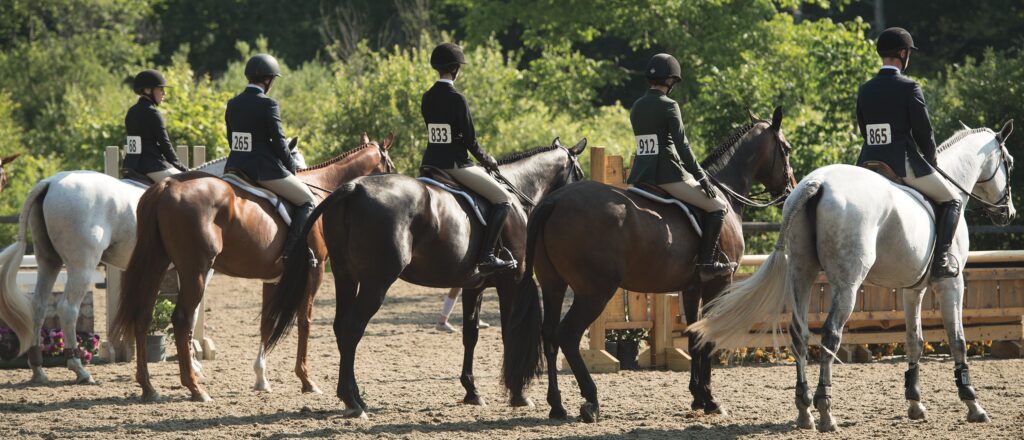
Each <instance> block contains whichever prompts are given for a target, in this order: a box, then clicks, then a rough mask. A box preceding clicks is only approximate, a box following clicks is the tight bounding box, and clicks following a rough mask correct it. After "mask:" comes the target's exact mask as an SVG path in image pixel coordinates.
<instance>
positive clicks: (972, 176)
mask: <svg viewBox="0 0 1024 440" xmlns="http://www.w3.org/2000/svg"><path fill="white" fill-rule="evenodd" d="M981 135H987V136H986V137H982V136H981ZM998 148H1001V147H1000V145H999V142H996V139H995V136H994V135H992V134H989V133H978V134H973V135H970V136H967V137H966V138H964V139H962V140H961V141H960V142H957V143H956V144H954V145H952V146H950V147H949V148H948V149H947V150H945V151H943V152H942V154H939V155H938V158H937V160H938V162H939V168H940V169H941V170H942V171H943V172H945V173H946V174H948V175H949V177H950V178H952V179H953V181H954V182H956V183H957V184H958V185H960V186H961V187H962V188H965V189H971V188H973V187H974V184H975V183H977V182H978V180H981V173H982V171H983V170H982V169H983V168H984V166H985V162H986V161H987V160H988V158H989V157H990V156H991V155H992V154H993V153H994V152H995V151H996V149H998ZM962 196H963V197H967V195H966V194H962Z"/></svg>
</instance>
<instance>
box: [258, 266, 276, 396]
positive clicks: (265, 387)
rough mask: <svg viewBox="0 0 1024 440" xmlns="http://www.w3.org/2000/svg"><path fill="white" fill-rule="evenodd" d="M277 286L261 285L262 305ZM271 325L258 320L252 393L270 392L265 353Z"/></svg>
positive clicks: (263, 320)
mask: <svg viewBox="0 0 1024 440" xmlns="http://www.w3.org/2000/svg"><path fill="white" fill-rule="evenodd" d="M276 286H277V284H271V283H263V304H266V303H267V301H269V300H270V298H271V297H272V296H273V295H274V289H275V288H276ZM271 325H272V323H271V322H270V321H269V320H267V319H266V317H264V316H261V319H260V346H259V349H258V350H257V352H256V360H255V361H253V363H252V370H253V372H254V373H256V384H254V385H253V386H252V389H253V391H264V392H268V393H269V392H271V391H272V389H271V386H270V381H269V380H268V379H267V352H266V348H265V347H266V340H267V339H268V338H270V333H271V332H272V331H273V328H272V327H271Z"/></svg>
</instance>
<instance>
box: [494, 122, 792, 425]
mask: <svg viewBox="0 0 1024 440" xmlns="http://www.w3.org/2000/svg"><path fill="white" fill-rule="evenodd" d="M751 120H752V122H751V123H750V124H748V125H746V126H745V127H742V128H740V129H739V131H737V132H736V134H735V135H733V136H732V138H731V139H729V140H727V141H725V142H724V143H723V144H722V145H721V146H720V147H718V148H717V149H716V150H715V151H713V152H712V153H711V154H710V155H709V156H708V158H707V159H706V160H705V161H704V162H703V164H702V165H703V167H704V168H705V169H706V170H707V172H708V173H709V174H710V175H711V176H713V178H714V179H713V180H714V181H717V182H716V183H718V186H719V188H720V190H724V191H725V193H726V194H727V195H729V196H730V199H731V202H732V204H733V205H734V206H732V207H731V209H730V211H729V213H728V215H727V216H726V222H725V224H724V227H723V229H722V238H721V240H722V242H721V249H722V251H723V252H724V253H725V254H726V255H727V256H728V258H729V260H730V261H734V262H739V260H740V258H741V257H742V256H743V246H744V244H743V233H742V230H741V223H740V222H741V219H740V215H739V213H738V210H739V209H740V207H739V206H738V203H737V200H738V199H740V198H743V199H746V196H747V194H748V193H749V191H750V188H751V185H752V184H753V183H754V182H755V181H756V182H760V183H761V184H763V185H764V186H765V188H767V189H768V190H769V192H771V193H772V194H773V195H780V194H785V192H786V191H787V190H788V189H789V188H790V187H791V185H795V184H796V180H795V179H794V177H793V172H792V169H791V168H790V165H789V152H790V148H791V147H790V145H789V143H788V142H787V141H786V139H785V137H784V136H783V134H782V130H781V126H782V111H781V108H776V109H775V114H774V116H773V118H772V121H771V122H768V121H762V120H757V119H756V117H754V116H753V115H752V114H751ZM527 234H528V238H527V254H526V255H527V258H526V276H525V277H523V279H522V281H521V283H520V286H519V289H520V291H519V294H518V295H519V296H530V295H536V289H537V286H536V284H535V283H534V282H533V280H532V278H531V275H532V274H533V272H534V271H536V275H537V281H538V282H539V283H540V286H541V290H542V292H543V297H544V322H543V331H542V333H543V346H544V348H543V349H544V354H545V356H546V358H547V367H548V395H547V400H548V403H549V404H550V405H551V412H550V417H551V418H565V417H566V411H565V408H564V407H563V406H562V398H561V392H560V391H559V389H558V372H557V365H556V358H557V355H558V349H559V348H561V349H562V351H563V352H564V353H565V357H566V360H568V362H569V365H570V366H571V367H572V371H573V373H574V374H575V375H576V380H577V382H578V383H579V384H580V391H581V393H582V395H583V398H584V399H585V400H586V402H585V403H584V404H583V406H582V407H581V408H580V416H581V418H582V419H583V421H585V422H593V421H596V420H597V419H598V418H599V415H600V410H599V406H598V401H597V387H596V385H595V384H594V381H593V380H592V379H591V377H590V373H589V372H588V371H587V367H586V365H585V364H584V363H583V358H582V357H581V356H580V348H579V347H580V338H581V337H582V336H583V331H584V330H586V329H587V326H589V325H590V324H591V323H592V322H593V321H594V319H596V318H597V317H598V315H600V314H601V312H602V311H603V310H604V308H605V305H606V304H607V303H608V300H609V299H611V297H612V295H613V294H614V293H615V291H616V289H617V288H619V287H620V286H621V287H622V288H624V289H628V290H631V291H635V292H649V293H670V292H677V291H682V292H683V295H682V296H683V306H684V307H683V308H684V310H685V313H686V321H687V322H689V323H693V322H696V321H697V317H698V316H699V313H700V303H701V301H704V303H705V304H706V303H707V302H708V301H709V300H710V299H711V298H714V297H715V296H716V295H718V294H719V293H720V292H721V291H722V290H723V288H724V287H725V286H727V285H728V284H729V283H730V282H731V275H729V276H725V277H720V278H717V279H711V280H707V281H701V280H700V277H699V276H698V274H697V272H696V271H695V269H694V267H695V265H694V260H695V256H696V254H697V248H698V243H699V237H698V235H697V233H696V231H694V229H693V227H692V226H691V224H690V222H689V221H687V220H686V218H685V217H684V215H683V214H682V212H681V210H680V209H679V208H678V207H676V206H673V205H665V204H661V203H656V202H652V201H650V200H648V199H646V198H644V197H642V196H638V195H636V194H634V193H631V192H628V191H625V190H622V189H619V188H616V187H613V186H609V185H605V184H603V183H598V182H583V183H580V184H577V185H572V186H570V187H567V188H564V189H562V190H559V191H557V192H555V193H553V194H551V195H550V196H548V197H547V198H545V199H544V200H543V201H541V202H540V203H539V204H538V205H537V208H535V209H534V211H533V213H532V214H531V216H530V222H529V229H528V233H527ZM567 286H571V287H572V289H573V292H574V294H575V299H574V300H573V302H572V305H571V306H570V307H569V310H568V312H566V314H565V317H564V318H563V319H562V321H561V324H559V316H560V315H561V311H562V301H563V299H564V297H565V292H566V287H567ZM522 337H523V336H519V335H516V334H514V333H510V334H509V335H507V338H510V339H519V338H522ZM591 337H592V338H593V337H602V336H601V335H591ZM691 339H692V338H691ZM692 346H695V344H694V345H691V347H692ZM516 347H517V348H522V346H516ZM527 349H528V350H532V348H531V347H527ZM691 350H692V349H691ZM712 352H713V349H712V348H711V347H707V348H705V349H702V350H697V351H696V352H695V351H691V353H690V354H691V355H692V356H693V361H692V363H691V367H690V392H691V393H692V394H693V396H694V401H693V405H692V408H693V409H703V410H704V411H705V412H707V413H719V412H721V408H720V406H719V405H718V404H717V403H716V402H715V401H714V399H713V398H712V396H711V386H710V381H711V363H710V357H711V353H712ZM526 355H527V354H526V353H522V352H512V353H508V354H507V356H512V357H515V356H526Z"/></svg>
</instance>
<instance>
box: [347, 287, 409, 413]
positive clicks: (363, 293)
mask: <svg viewBox="0 0 1024 440" xmlns="http://www.w3.org/2000/svg"><path fill="white" fill-rule="evenodd" d="M395 279H397V278H395ZM395 279H391V280H390V281H363V282H361V283H360V284H359V294H358V295H356V297H355V301H353V302H352V303H351V307H350V308H349V309H348V310H347V311H346V312H345V314H344V315H342V316H340V317H339V316H337V315H336V316H335V319H334V334H335V335H336V336H337V338H338V351H339V352H341V373H340V374H339V376H338V397H339V398H341V400H342V402H344V403H345V406H346V410H345V412H344V415H345V417H350V418H355V417H358V418H366V403H365V402H363V400H362V398H361V397H360V396H359V385H358V384H357V383H356V378H355V358H356V347H358V346H359V341H360V340H361V339H362V338H363V333H364V332H365V331H366V325H367V324H368V323H369V322H370V318H371V317H373V315H374V314H376V313H377V310H380V306H381V304H383V302H384V295H385V294H387V292H388V288H390V287H391V284H392V283H394V282H395ZM338 288H339V289H340V288H341V286H340V283H339V286H338ZM339 296H340V292H339ZM339 311H340V309H339ZM339 318H340V319H339Z"/></svg>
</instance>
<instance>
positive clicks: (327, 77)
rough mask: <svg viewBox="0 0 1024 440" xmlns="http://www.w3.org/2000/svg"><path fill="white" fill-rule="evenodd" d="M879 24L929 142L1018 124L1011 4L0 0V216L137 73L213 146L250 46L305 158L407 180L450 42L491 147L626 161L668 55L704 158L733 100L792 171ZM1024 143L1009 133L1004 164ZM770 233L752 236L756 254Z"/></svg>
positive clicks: (1021, 5)
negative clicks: (148, 72) (772, 117)
mask: <svg viewBox="0 0 1024 440" xmlns="http://www.w3.org/2000/svg"><path fill="white" fill-rule="evenodd" d="M892 25H900V26H903V27H906V28H908V29H909V30H910V31H911V32H912V33H914V35H915V40H916V41H917V45H918V46H919V47H921V49H922V50H921V51H920V52H919V53H916V54H915V55H914V58H913V60H912V62H911V68H910V69H909V71H908V74H910V75H911V76H914V77H915V78H917V79H919V80H921V81H922V82H923V83H924V85H925V91H926V94H927V97H928V99H929V104H930V107H931V110H932V115H933V120H934V123H935V125H936V129H937V133H936V134H937V137H938V138H940V139H941V138H945V137H948V136H949V135H951V134H952V133H953V131H954V130H955V129H956V128H958V127H959V123H958V122H957V121H958V120H962V121H964V122H966V123H967V124H969V125H972V126H980V125H985V126H990V127H993V126H996V125H997V124H999V123H1001V122H1002V121H1004V120H1006V119H1009V118H1016V119H1017V121H1018V122H1019V123H1021V122H1024V118H1022V116H1024V87H1022V86H1021V84H1024V81H1022V80H1024V58H1022V55H1021V53H1020V48H1021V47H1022V43H1024V37H1022V35H1024V2H1022V1H1020V0H1017V1H1013V0H993V1H989V2H982V3H973V4H968V3H964V2H958V1H953V0H937V1H928V2H925V1H900V2H896V1H883V0H862V1H854V0H832V1H829V0H815V1H798V0H693V1H685V2H655V1H652V0H609V1H602V2H593V1H583V0H560V1H556V0H520V1H512V0H376V1H370V0H344V1H341V2H337V1H334V2H331V1H325V0H295V1H291V2H272V1H268V0H236V1H232V2H222V1H214V0H0V78H3V80H2V81H0V135H2V136H3V139H4V141H5V142H4V143H3V144H2V146H0V152H2V153H6V152H12V151H28V152H30V153H31V154H30V157H28V158H27V159H28V160H25V162H21V160H19V162H18V164H17V165H16V166H15V167H13V168H14V170H13V173H14V176H13V182H12V187H11V189H9V190H8V191H7V192H5V193H4V195H3V198H2V199H0V213H2V214H11V213H14V212H16V211H17V210H18V209H19V208H20V206H21V202H22V200H23V197H24V194H25V192H26V190H27V188H28V187H30V186H31V184H33V183H34V182H35V181H36V180H38V179H39V178H40V177H42V176H45V175H48V174H49V173H52V172H53V171H55V170H60V169H79V168H86V169H99V168H100V166H101V164H102V161H101V154H100V152H101V151H102V149H103V147H104V146H105V145H116V144H120V143H122V141H123V138H124V134H123V118H124V112H125V110H126V109H127V108H128V106H130V105H131V103H132V102H133V101H134V100H135V97H134V96H133V94H132V93H131V91H130V90H129V88H128V86H127V83H126V79H127V78H129V77H130V76H131V75H132V74H133V73H135V72H136V71H138V70H140V69H142V68H149V67H157V68H161V69H163V70H164V71H166V73H167V75H168V77H169V79H170V81H171V82H172V83H173V84H174V85H175V88H173V89H172V90H171V92H170V93H169V95H168V98H167V101H166V103H165V105H163V106H161V109H162V111H163V112H164V113H165V116H166V119H167V121H168V126H169V131H170V135H171V137H172V140H173V141H174V142H175V143H180V144H190V145H196V144H205V145H207V146H208V147H210V148H212V149H213V155H214V156H219V155H222V154H225V153H226V142H225V140H224V139H222V138H223V133H224V127H223V108H224V104H225V102H226V101H227V99H228V98H230V96H232V95H233V94H235V93H237V92H238V91H239V90H240V89H241V88H242V87H243V86H244V82H245V81H244V78H243V77H242V74H241V72H242V63H244V60H245V58H246V57H247V56H248V55H250V54H251V53H254V52H256V51H269V52H271V53H273V54H275V55H277V56H278V57H279V58H280V59H281V60H282V61H283V64H284V65H285V69H286V76H285V77H284V78H282V80H281V81H279V83H278V84H277V86H276V87H275V90H274V92H273V94H274V96H275V97H276V98H277V99H278V100H279V101H280V102H281V105H282V112H283V116H284V119H285V123H286V130H287V132H288V133H289V134H290V135H292V134H294V135H299V136H301V137H302V139H303V142H302V148H303V149H304V151H305V153H306V155H307V157H309V158H310V159H311V160H313V161H316V160H321V159H325V158H327V157H329V156H331V155H334V154H337V153H339V152H341V151H343V150H346V149H349V148H352V147H353V146H354V145H355V140H356V139H357V136H358V134H359V133H361V132H363V131H368V132H369V133H370V134H371V135H372V136H373V137H376V138H382V137H383V136H385V135H386V134H387V132H389V131H394V132H396V134H397V136H398V137H397V139H398V143H397V145H396V146H395V152H394V156H395V158H396V162H397V163H398V165H399V168H400V169H401V171H403V172H412V171H413V170H414V167H415V165H416V163H417V161H418V158H419V152H420V151H421V150H422V148H424V141H423V139H422V138H423V137H422V133H421V127H420V125H421V121H420V116H419V110H418V109H419V98H420V96H421V95H422V93H423V91H424V90H426V89H427V88H428V87H429V85H430V83H431V81H432V80H433V77H432V74H431V71H430V69H429V68H428V67H427V64H428V63H427V56H428V55H429V50H430V48H432V47H433V45H434V44H436V43H437V42H438V41H441V40H448V39H454V40H457V41H459V42H461V43H462V44H463V46H464V47H465V48H466V50H467V55H468V56H469V58H470V62H471V65H470V66H468V67H467V69H466V70H465V76H464V80H463V81H460V88H462V89H463V90H464V91H465V92H466V94H467V95H468V96H469V98H470V100H471V105H472V106H473V110H474V116H475V120H476V121H477V123H478V124H479V126H478V132H479V134H480V137H481V142H482V143H483V144H484V145H485V146H486V147H487V148H489V149H491V150H493V151H494V152H495V153H498V154H501V153H508V152H511V151H516V150H521V149H525V148H529V147H534V146H539V145H543V144H547V143H549V142H550V141H551V139H552V138H554V137H555V136H561V137H563V138H565V139H566V140H567V141H568V140H572V141H575V140H576V139H577V138H579V137H583V136H585V137H588V138H589V139H590V140H591V144H592V145H602V146H607V147H609V148H610V149H611V150H612V152H613V153H617V154H623V155H626V156H627V157H628V156H629V155H630V154H631V145H632V132H631V130H630V128H629V122H628V117H627V115H628V107H629V105H630V104H631V103H632V102H633V101H634V100H635V99H636V98H637V97H639V96H640V95H641V94H642V93H643V91H644V89H645V88H646V87H645V82H644V80H643V75H642V70H643V67H644V65H645V64H646V61H647V59H648V58H649V57H650V56H651V55H652V54H654V53H657V52H661V51H667V52H670V53H673V54H675V55H676V56H677V57H678V58H679V59H680V61H681V62H682V64H683V68H684V77H685V81H684V83H682V84H681V85H680V86H678V87H676V90H675V91H674V92H673V98H675V99H677V100H678V101H680V103H681V106H682V108H683V112H684V122H686V124H687V130H688V135H689V136H690V139H691V141H692V142H693V144H694V146H695V149H696V151H697V152H698V154H700V155H702V154H703V153H704V152H705V151H706V150H707V149H709V148H713V147H714V146H715V145H716V144H717V142H718V141H719V140H720V139H722V138H723V137H725V136H727V135H728V134H730V133H731V132H732V130H733V129H734V128H735V127H736V126H738V125H740V124H742V123H743V122H744V121H745V120H746V109H747V108H750V109H752V110H753V111H754V112H755V113H758V114H761V115H766V114H770V112H771V110H772V108H774V106H775V105H783V106H784V107H785V109H786V120H785V123H784V129H785V131H786V133H787V136H788V138H789V140H790V142H791V143H792V144H793V145H794V146H795V147H796V154H795V155H794V161H795V163H794V165H795V167H796V171H797V173H798V176H801V175H803V174H806V173H807V172H809V171H810V170H812V169H814V168H816V167H818V166H821V165H824V164H829V163H837V162H852V161H853V159H854V158H855V154H856V151H857V150H858V148H859V137H858V135H857V133H856V130H855V126H854V125H855V124H854V121H855V118H854V115H853V107H854V100H855V93H856V88H857V85H858V84H859V83H860V82H862V81H864V80H866V79H867V78H870V76H871V75H873V74H874V71H875V70H876V69H877V67H878V61H877V58H876V57H875V55H874V50H873V37H874V35H876V34H877V33H878V32H879V31H880V29H881V27H882V26H892ZM1022 140H1024V136H1021V135H1020V134H1018V135H1016V136H1012V137H1011V138H1010V141H1009V143H1008V145H1009V147H1010V149H1011V151H1012V152H1013V153H1014V154H1016V155H1018V156H1024V152H1022V151H1021V150H1022V149H1021V145H1024V142H1022ZM1021 181H1022V178H1021V176H1020V173H1018V175H1017V176H1015V179H1014V182H1015V186H1018V187H1019V185H1020V183H1021ZM1018 193H1019V192H1018ZM1017 202H1018V203H1020V200H1017ZM747 214H748V215H750V216H753V218H755V219H759V220H776V219H777V217H778V213H777V212H775V211H749V212H748V213H747ZM977 222H984V220H977ZM1018 222H1019V220H1018ZM12 233H13V228H11V227H9V226H8V227H5V228H2V229H0V238H9V237H10V235H11V234H12ZM770 240H771V237H763V238H762V239H759V240H754V242H753V247H754V249H753V251H755V252H757V251H761V250H763V249H760V248H759V247H760V246H761V245H762V243H764V242H767V241H770ZM972 241H974V244H975V246H976V247H977V246H978V245H981V246H982V247H986V248H1007V247H1015V248H1020V247H1021V245H1022V244H1024V243H1022V242H1021V241H1022V239H1021V237H1006V236H998V237H994V236H985V237H972Z"/></svg>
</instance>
